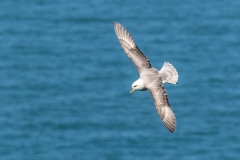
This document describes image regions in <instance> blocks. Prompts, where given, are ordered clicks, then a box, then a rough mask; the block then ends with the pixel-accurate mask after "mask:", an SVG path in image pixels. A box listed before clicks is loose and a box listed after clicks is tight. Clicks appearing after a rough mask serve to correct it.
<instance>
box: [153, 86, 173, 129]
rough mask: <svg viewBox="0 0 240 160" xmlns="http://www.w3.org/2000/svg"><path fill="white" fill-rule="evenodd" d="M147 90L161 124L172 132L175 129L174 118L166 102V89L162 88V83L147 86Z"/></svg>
mask: <svg viewBox="0 0 240 160" xmlns="http://www.w3.org/2000/svg"><path fill="white" fill-rule="evenodd" d="M148 90H149V91H150V93H151V95H152V97H153V100H154V105H155V107H156V109H157V112H158V115H159V116H160V118H161V119H162V122H163V124H164V125H165V126H166V127H167V129H168V130H169V131H170V132H172V133H173V132H174V131H175V129H176V118H175V115H174V113H173V111H172V109H171V107H170V104H169V102H168V96H167V93H166V90H165V89H164V88H163V85H161V86H158V87H153V88H148Z"/></svg>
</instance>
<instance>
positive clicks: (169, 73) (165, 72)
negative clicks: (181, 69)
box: [159, 62, 178, 84]
mask: <svg viewBox="0 0 240 160" xmlns="http://www.w3.org/2000/svg"><path fill="white" fill-rule="evenodd" d="M159 74H161V76H162V77H163V83H171V84H177V83H178V73H177V70H176V69H175V68H174V67H173V65H172V64H170V63H168V62H164V64H163V66H162V68H161V70H160V71H159Z"/></svg>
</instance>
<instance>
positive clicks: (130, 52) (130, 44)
mask: <svg viewBox="0 0 240 160" xmlns="http://www.w3.org/2000/svg"><path fill="white" fill-rule="evenodd" d="M114 29H115V32H116V35H117V37H118V39H119V41H120V44H121V46H122V48H123V50H124V52H125V53H126V54H127V56H128V57H129V58H130V59H131V60H132V62H133V63H134V65H135V66H136V67H137V69H138V72H139V73H140V72H141V71H142V70H143V69H145V68H151V67H152V66H151V64H150V62H149V60H148V58H147V57H146V56H145V55H144V54H143V53H142V52H141V51H140V49H139V48H138V46H137V45H136V44H135V42H134V40H133V38H132V36H131V34H130V33H129V32H128V31H127V30H126V29H125V28H124V27H123V26H122V25H121V24H119V23H117V22H115V23H114Z"/></svg>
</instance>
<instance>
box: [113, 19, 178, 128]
mask: <svg viewBox="0 0 240 160" xmlns="http://www.w3.org/2000/svg"><path fill="white" fill-rule="evenodd" d="M114 29H115V32H116V35H117V38H118V40H119V41H120V44H121V46H122V48H123V50H124V52H125V53H126V54H127V56H128V57H129V58H130V59H131V61H132V62H133V63H134V65H135V66H136V68H137V70H138V72H139V75H140V77H139V79H138V80H136V81H135V82H134V83H133V84H132V89H131V90H130V93H132V92H133V91H135V90H139V91H145V90H149V92H150V93H151V95H152V97H153V100H154V105H155V107H156V110H157V113H158V115H159V116H160V118H161V120H162V122H163V124H164V125H165V127H166V128H167V129H168V130H169V131H170V132H171V133H173V132H174V131H175V129H176V118H175V115H174V113H173V111H172V109H171V107H170V103H169V101H168V95H167V93H166V90H165V89H164V87H163V84H164V83H171V84H177V82H178V73H177V70H176V69H175V68H174V67H173V65H171V64H170V63H168V62H164V64H163V66H162V68H161V69H160V70H159V71H158V70H157V69H156V68H154V67H152V65H151V63H150V61H149V59H148V58H147V57H146V56H145V55H144V54H143V53H142V52H141V51H140V49H139V48H138V46H137V45H136V43H135V42H134V40H133V38H132V36H131V34H130V33H129V32H128V31H127V30H126V29H125V28H124V27H123V26H122V25H121V24H119V23H117V22H114Z"/></svg>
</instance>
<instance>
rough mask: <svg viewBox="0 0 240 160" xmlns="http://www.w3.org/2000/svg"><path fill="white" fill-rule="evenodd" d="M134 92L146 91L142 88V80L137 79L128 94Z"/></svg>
mask: <svg viewBox="0 0 240 160" xmlns="http://www.w3.org/2000/svg"><path fill="white" fill-rule="evenodd" d="M135 90H139V91H144V90H146V87H145V86H144V83H143V80H141V79H138V80H136V81H135V82H134V83H133V84H132V89H131V90H130V93H132V92H134V91H135Z"/></svg>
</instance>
